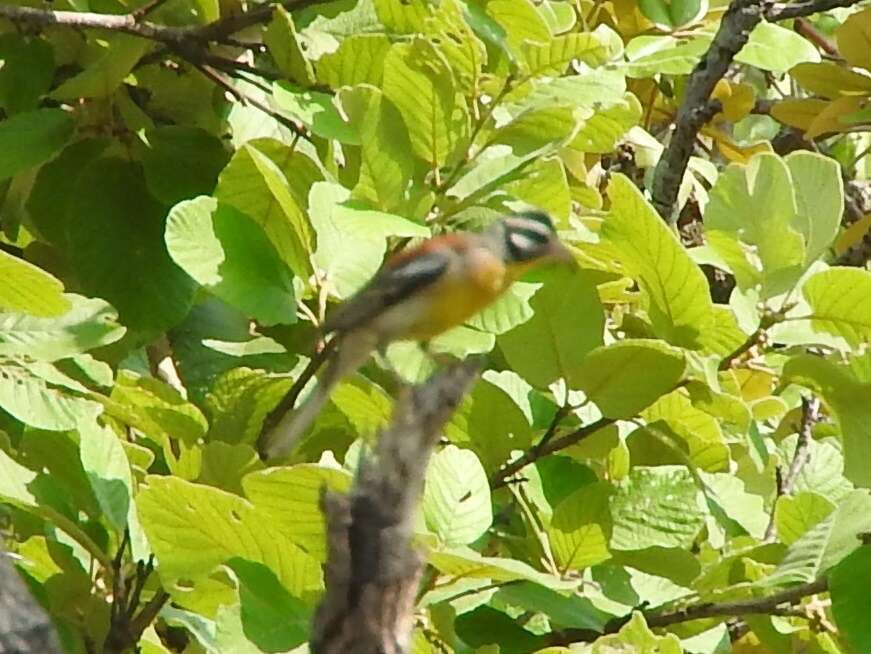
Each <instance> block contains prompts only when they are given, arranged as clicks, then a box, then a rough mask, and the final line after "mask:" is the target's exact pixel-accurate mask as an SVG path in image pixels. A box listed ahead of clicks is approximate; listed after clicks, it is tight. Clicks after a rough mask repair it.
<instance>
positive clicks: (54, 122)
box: [0, 109, 75, 181]
mask: <svg viewBox="0 0 871 654" xmlns="http://www.w3.org/2000/svg"><path fill="white" fill-rule="evenodd" d="M74 125H75V123H74V121H73V119H72V116H71V115H70V114H69V113H67V112H66V111H62V110H60V109H36V110H34V111H28V112H27V113H23V114H17V115H15V116H12V117H10V118H7V119H6V120H4V121H2V122H0V181H2V180H4V179H6V178H8V177H12V176H13V175H16V174H18V173H20V172H21V171H23V170H27V169H28V168H33V167H34V166H38V165H39V164H41V163H43V162H44V161H47V160H48V159H51V157H52V156H54V155H55V154H56V153H57V152H60V150H61V149H62V148H63V147H64V146H65V145H66V144H67V141H69V139H70V137H71V136H72V135H73V127H74Z"/></svg>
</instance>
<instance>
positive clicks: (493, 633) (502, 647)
mask: <svg viewBox="0 0 871 654" xmlns="http://www.w3.org/2000/svg"><path fill="white" fill-rule="evenodd" d="M454 628H455V629H456V632H457V636H459V637H460V638H461V639H462V640H463V642H464V643H466V644H467V645H470V646H471V647H473V648H476V651H480V650H482V649H483V650H487V649H488V648H487V647H486V646H487V645H490V646H492V647H496V646H498V648H499V651H500V652H505V654H524V653H525V652H538V651H540V648H541V647H544V646H545V645H546V644H547V639H546V637H545V636H536V635H535V634H533V633H532V632H531V631H528V630H527V629H524V628H523V627H522V626H521V625H520V624H519V623H518V621H517V620H515V619H514V618H512V617H509V616H508V615H506V614H505V613H503V612H502V611H498V610H497V609H495V608H493V607H490V606H479V607H478V608H476V609H474V610H473V611H469V612H467V613H463V614H462V615H460V616H459V617H457V619H456V620H455V621H454Z"/></svg>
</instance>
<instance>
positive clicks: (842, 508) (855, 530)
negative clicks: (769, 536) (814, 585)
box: [761, 490, 871, 586]
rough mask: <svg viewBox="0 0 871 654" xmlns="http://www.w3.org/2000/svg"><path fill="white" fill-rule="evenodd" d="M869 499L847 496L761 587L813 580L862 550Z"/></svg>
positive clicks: (859, 493)
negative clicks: (858, 550) (853, 553)
mask: <svg viewBox="0 0 871 654" xmlns="http://www.w3.org/2000/svg"><path fill="white" fill-rule="evenodd" d="M869 516H871V496H869V495H868V491H866V490H856V491H852V492H850V493H848V494H847V495H845V496H844V497H843V498H841V500H840V501H839V503H838V508H837V509H836V510H835V511H834V513H832V514H831V515H829V517H827V518H824V519H823V520H821V521H820V522H818V523H817V524H816V526H814V527H813V528H811V529H810V530H809V531H807V532H806V533H805V534H804V535H803V536H802V537H801V538H799V539H798V540H797V541H795V542H794V543H793V544H792V545H790V547H789V549H788V550H787V552H786V554H785V555H784V557H783V559H782V560H781V562H780V564H779V565H778V567H777V569H776V570H775V572H774V573H773V574H772V575H770V576H769V577H766V578H764V579H763V580H762V581H761V585H763V586H781V585H784V584H788V583H796V582H807V581H812V580H813V579H816V578H817V577H819V576H820V575H821V574H823V573H825V572H827V571H828V570H829V569H830V568H832V567H833V566H836V565H838V564H839V563H840V562H841V561H843V560H844V559H845V558H847V557H848V556H849V555H850V554H851V553H852V552H854V551H856V550H857V549H860V548H862V547H863V546H862V538H863V536H862V534H864V533H867V532H868V531H871V517H869Z"/></svg>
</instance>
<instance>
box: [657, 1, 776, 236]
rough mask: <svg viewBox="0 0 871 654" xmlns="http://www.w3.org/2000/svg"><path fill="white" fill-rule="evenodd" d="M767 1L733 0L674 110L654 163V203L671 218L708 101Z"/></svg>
mask: <svg viewBox="0 0 871 654" xmlns="http://www.w3.org/2000/svg"><path fill="white" fill-rule="evenodd" d="M767 7H768V2H767V0H761V1H760V0H732V2H731V4H730V5H729V8H728V9H727V10H726V13H725V14H724V15H723V19H722V21H721V22H720V27H719V29H718V30H717V34H716V35H715V36H714V40H713V42H712V43H711V47H710V48H709V49H708V51H707V52H706V53H705V55H704V56H703V57H702V60H701V61H700V62H699V63H698V65H697V66H696V68H695V70H693V72H692V74H691V75H690V78H689V81H688V82H687V87H686V93H685V94H684V99H683V102H682V103H681V105H680V108H679V109H678V111H677V118H676V119H675V126H674V130H673V132H672V135H671V140H670V141H669V143H668V146H667V147H666V149H665V151H664V152H663V153H662V156H661V157H660V159H659V163H658V164H657V165H656V170H655V172H654V177H653V191H652V195H653V205H654V206H655V207H656V210H657V211H658V212H659V215H660V216H662V217H663V218H664V219H666V220H668V221H671V220H672V214H673V212H674V205H675V202H676V201H677V194H678V190H679V189H680V185H681V181H682V180H683V175H684V171H685V170H686V167H687V163H688V162H689V160H690V155H691V154H692V151H693V144H694V143H695V141H696V136H697V135H698V133H699V130H700V129H701V128H702V126H703V125H704V124H705V123H706V122H707V121H708V120H710V118H711V117H712V116H713V113H712V112H711V108H710V104H709V100H710V97H711V93H712V92H713V90H714V87H715V86H716V84H717V82H718V81H720V79H722V77H723V75H725V74H726V71H727V70H728V69H729V66H730V65H731V63H732V60H733V59H734V58H735V55H736V54H738V52H739V51H740V50H741V48H743V47H744V45H745V44H746V43H747V39H748V38H750V32H751V31H753V28H754V27H756V26H757V25H758V24H759V22H760V21H761V20H762V17H763V12H764V11H765V9H766V8H767Z"/></svg>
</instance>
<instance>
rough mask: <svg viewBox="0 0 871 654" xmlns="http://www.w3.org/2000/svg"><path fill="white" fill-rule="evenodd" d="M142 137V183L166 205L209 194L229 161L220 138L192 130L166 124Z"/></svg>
mask: <svg viewBox="0 0 871 654" xmlns="http://www.w3.org/2000/svg"><path fill="white" fill-rule="evenodd" d="M142 138H143V141H144V144H145V149H144V152H143V153H142V165H143V168H144V170H145V182H146V183H147V184H148V190H149V191H150V192H151V194H152V195H153V196H154V197H155V198H157V199H158V200H160V201H161V202H163V203H164V204H167V205H173V204H176V203H177V202H180V201H181V200H186V199H188V198H193V197H196V196H198V195H207V194H209V193H211V192H212V191H213V190H214V189H215V184H216V183H217V181H218V173H220V172H221V170H222V169H223V168H224V166H225V165H226V164H227V161H228V160H229V155H228V154H227V151H226V149H225V147H224V144H223V143H222V142H221V139H219V138H217V137H216V136H213V135H211V134H209V133H208V132H206V131H205V130H202V129H198V128H195V127H183V126H180V125H167V126H164V127H159V128H157V129H151V130H148V131H146V132H145V133H144V134H143V136H142Z"/></svg>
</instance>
